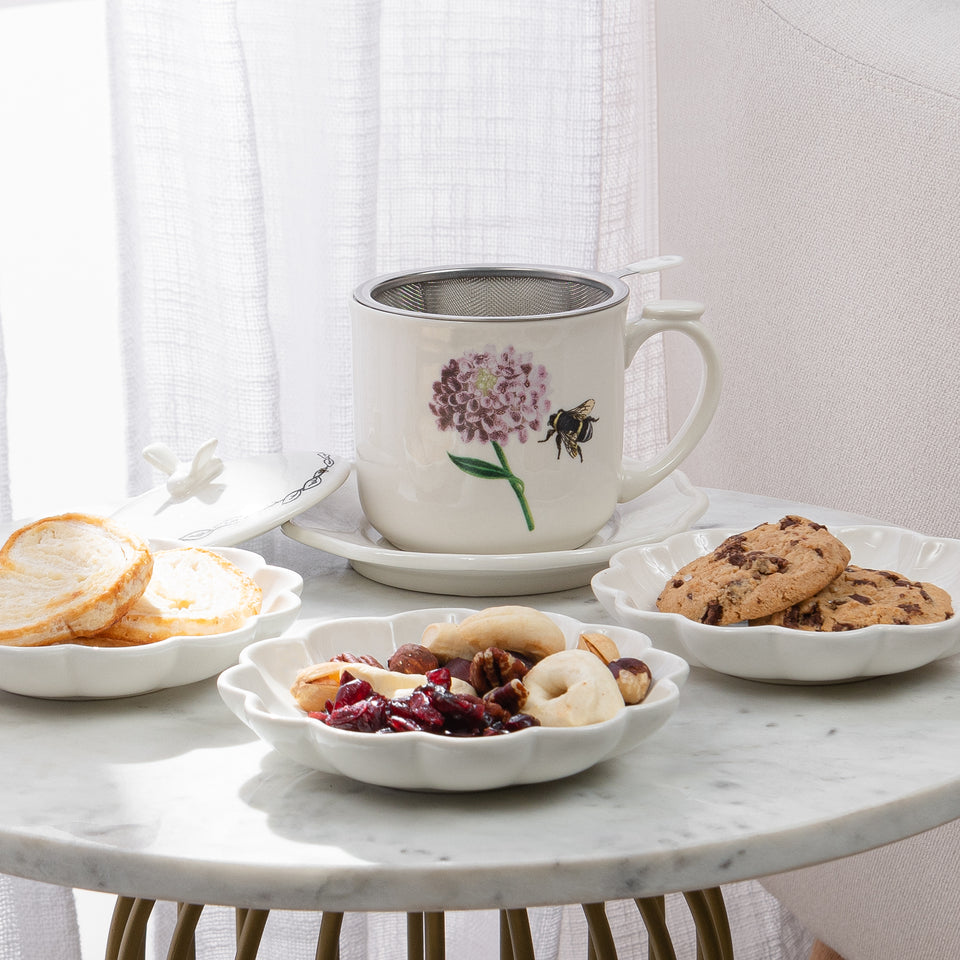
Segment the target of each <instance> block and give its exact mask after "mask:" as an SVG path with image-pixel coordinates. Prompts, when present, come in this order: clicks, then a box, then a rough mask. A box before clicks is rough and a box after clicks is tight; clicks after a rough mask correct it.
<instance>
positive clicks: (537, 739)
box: [218, 607, 688, 792]
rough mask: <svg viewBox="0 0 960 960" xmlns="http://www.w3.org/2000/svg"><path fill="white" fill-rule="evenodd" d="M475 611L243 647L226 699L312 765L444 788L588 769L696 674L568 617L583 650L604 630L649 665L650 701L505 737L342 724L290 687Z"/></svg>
mask: <svg viewBox="0 0 960 960" xmlns="http://www.w3.org/2000/svg"><path fill="white" fill-rule="evenodd" d="M474 612H476V611H474V610H470V609H461V608H452V607H443V608H436V609H426V610H414V611H409V612H405V613H399V614H397V615H395V616H391V617H362V618H350V619H344V620H328V621H326V622H323V623H319V624H315V625H313V626H310V627H306V626H305V627H304V629H302V630H300V629H298V628H295V629H294V630H292V631H290V632H288V633H287V634H286V635H285V636H283V637H281V638H279V639H276V640H267V641H263V642H261V643H255V644H253V645H252V646H250V647H248V648H247V649H246V650H244V651H243V653H242V654H241V656H240V663H239V664H237V666H234V667H230V668H229V669H228V670H225V671H224V672H223V673H222V674H221V675H220V678H219V680H218V685H219V689H220V695H221V697H222V698H223V700H224V702H225V703H226V704H227V706H228V707H229V708H230V709H231V710H232V711H233V712H234V713H235V714H236V715H237V716H238V717H239V718H240V719H241V720H242V721H243V722H244V723H245V724H246V725H247V726H248V727H250V729H251V730H253V731H254V733H256V734H257V736H258V737H260V738H261V739H262V740H264V741H265V742H266V743H268V744H270V745H271V746H272V747H273V748H274V749H276V750H277V751H278V752H280V753H281V754H283V755H284V756H287V757H289V758H290V759H292V760H295V761H297V762H298V763H301V764H303V765H305V766H307V767H312V768H314V769H316V770H320V771H323V772H325V773H332V774H339V775H341V776H345V777H349V778H351V779H353V780H359V781H362V782H364V783H369V784H375V785H378V786H384V787H394V788H399V789H404V790H422V791H444V792H458V791H471V790H490V789H496V788H499V787H506V786H510V785H512V784H522V783H541V782H545V781H550V780H556V779H559V778H561V777H566V776H570V775H571V774H575V773H579V772H581V771H583V770H586V769H588V768H589V767H592V766H593V765H594V764H597V763H600V762H602V761H604V760H609V759H611V758H614V757H616V756H618V755H620V754H622V753H625V752H627V751H629V750H634V749H636V748H637V747H639V746H640V744H641V743H642V741H643V740H644V739H646V738H647V737H650V736H652V735H653V734H654V733H656V731H657V730H659V729H660V728H661V727H662V726H663V725H664V724H665V723H666V722H667V721H668V720H669V719H670V717H671V716H672V715H673V713H674V711H675V710H676V708H677V704H678V702H679V697H680V687H681V686H682V684H683V682H684V681H685V680H686V677H687V672H688V670H687V664H686V662H685V661H684V660H683V659H682V658H680V657H678V656H675V655H674V654H671V653H667V652H665V651H663V650H656V649H654V648H653V647H652V645H651V643H650V640H649V638H648V637H645V636H643V634H640V633H637V632H636V631H635V630H630V629H628V628H626V627H620V626H615V625H614V626H610V625H597V624H584V623H581V622H580V621H579V620H574V619H573V618H571V617H566V616H562V615H560V614H550V616H551V618H552V619H553V620H554V621H555V622H556V623H558V624H559V625H560V627H561V628H562V630H563V632H564V635H565V637H566V640H567V645H568V646H569V647H575V646H576V644H577V639H578V638H579V636H580V633H581V632H584V631H596V632H602V633H606V634H608V635H609V636H610V637H611V638H612V639H613V640H614V641H615V642H616V644H617V646H618V647H619V649H620V652H621V654H622V655H623V656H630V657H637V658H639V659H642V660H644V661H645V662H646V663H647V665H648V666H649V667H650V669H651V672H652V674H653V680H654V683H653V686H652V687H651V689H650V692H649V693H648V695H647V697H646V699H645V700H644V701H643V703H640V704H636V705H635V706H630V707H625V708H624V709H623V710H621V711H620V712H619V713H618V714H617V716H616V717H614V718H613V719H612V720H607V721H605V722H604V723H597V724H592V725H590V726H584V727H575V728H564V729H560V728H547V727H531V728H529V729H526V730H519V731H517V732H514V733H508V734H503V735H500V736H493V737H479V738H461V737H447V736H442V735H439V734H434V733H421V732H407V733H391V734H377V733H357V732H354V731H349V730H338V729H334V728H332V727H328V726H326V725H325V724H323V723H322V722H320V721H319V720H315V719H312V718H310V717H309V716H308V715H307V714H306V713H305V712H304V711H303V710H301V709H300V707H299V706H298V705H297V703H296V701H295V700H294V698H293V696H292V695H291V694H290V692H289V691H290V686H291V685H292V683H293V681H294V677H295V676H296V674H297V672H298V671H299V670H300V669H302V668H303V667H306V666H309V665H310V664H313V663H322V662H324V661H327V660H330V659H331V658H332V657H333V656H336V655H337V654H339V653H343V652H347V651H349V652H352V653H357V654H371V655H373V656H375V657H377V658H378V659H379V660H380V662H381V663H386V661H387V659H388V658H389V656H390V653H391V652H392V651H393V650H395V649H396V648H397V647H399V646H400V645H401V644H403V643H416V642H418V641H419V640H420V637H421V635H422V633H423V630H424V628H425V627H426V626H427V625H428V624H430V623H436V622H439V621H459V620H462V619H463V618H464V617H466V616H468V615H469V614H471V613H474Z"/></svg>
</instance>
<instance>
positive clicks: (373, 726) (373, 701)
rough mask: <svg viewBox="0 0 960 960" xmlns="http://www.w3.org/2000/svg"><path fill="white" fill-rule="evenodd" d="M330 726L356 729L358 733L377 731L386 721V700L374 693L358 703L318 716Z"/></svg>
mask: <svg viewBox="0 0 960 960" xmlns="http://www.w3.org/2000/svg"><path fill="white" fill-rule="evenodd" d="M318 719H319V720H322V721H323V722H324V723H325V724H327V726H329V727H336V728H337V729H338V730H355V731H357V732H358V733H376V732H377V731H379V730H382V729H383V728H384V726H385V723H386V701H385V700H384V699H383V697H380V696H376V695H374V696H373V697H369V698H367V699H366V700H360V701H358V702H357V703H349V704H345V705H343V706H341V707H337V708H336V709H335V710H332V711H331V712H330V713H327V714H320V716H319V717H318Z"/></svg>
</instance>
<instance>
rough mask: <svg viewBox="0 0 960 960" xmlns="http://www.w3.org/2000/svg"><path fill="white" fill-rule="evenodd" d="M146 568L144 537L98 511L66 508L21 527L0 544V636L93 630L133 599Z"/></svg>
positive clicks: (33, 639)
mask: <svg viewBox="0 0 960 960" xmlns="http://www.w3.org/2000/svg"><path fill="white" fill-rule="evenodd" d="M152 569H153V554H152V553H151V551H150V548H149V547H148V546H147V544H146V542H145V541H143V540H141V539H140V538H139V537H137V536H136V535H134V534H132V533H130V532H129V531H127V530H125V529H123V528H122V527H120V526H118V525H117V524H115V523H112V522H111V521H109V520H106V519H103V518H102V517H94V516H89V515H87V514H82V513H65V514H61V515H59V516H55V517H46V518H44V519H43V520H37V521H36V522H35V523H31V524H28V525H27V526H25V527H21V528H20V529H19V530H17V531H15V532H14V533H12V534H11V535H10V537H9V538H8V539H7V542H6V543H5V544H4V545H3V548H2V549H0V643H2V644H7V645H10V646H22V647H31V646H44V645H46V644H51V643H57V642H60V641H62V640H69V639H72V638H74V637H84V636H90V635H91V634H96V633H99V632H100V631H101V630H103V628H104V627H106V626H108V625H109V624H111V623H113V622H114V621H115V620H117V619H119V618H120V617H122V616H123V615H124V614H125V613H126V612H127V610H128V609H129V608H130V607H131V606H132V605H133V604H134V602H135V601H136V600H137V599H139V597H140V595H141V594H142V593H143V591H144V590H145V589H146V586H147V583H148V582H149V580H150V575H151V572H152Z"/></svg>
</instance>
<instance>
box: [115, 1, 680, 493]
mask: <svg viewBox="0 0 960 960" xmlns="http://www.w3.org/2000/svg"><path fill="white" fill-rule="evenodd" d="M652 8H653V3H652V2H651V0H615V2H610V0H607V2H601V0H594V2H586V3H585V2H583V0H555V2H552V3H550V4H518V3H515V2H514V0H464V2H460V3H456V4H451V3H446V2H440V0H425V2H417V3H409V2H405V0H356V2H350V3H347V2H339V3H336V2H316V0H287V2H285V3H283V4H277V3H276V2H274V0H203V2H201V3H197V2H195V0H109V3H108V19H109V30H110V42H111V47H112V59H113V77H114V83H113V97H114V101H115V110H116V138H117V178H118V196H119V210H120V217H121V258H122V261H123V267H124V275H123V284H124V285H123V295H122V312H123V319H122V322H123V332H124V348H125V375H126V383H127V392H128V402H129V414H130V415H129V424H130V426H129V428H128V429H129V462H130V485H131V492H138V491H139V490H140V489H142V488H144V487H145V486H146V485H147V484H149V483H153V482H156V478H155V477H151V476H149V475H148V473H147V471H148V468H147V467H146V466H145V465H144V463H143V462H142V460H141V457H140V451H141V449H142V447H143V446H144V445H145V444H146V443H148V442H150V441H154V440H162V441H164V442H166V443H168V444H169V445H171V446H172V447H173V448H174V449H175V450H177V451H178V453H179V454H180V455H181V456H187V455H189V454H191V453H192V452H193V450H194V449H195V448H196V447H197V446H198V445H199V444H200V443H201V442H202V441H203V440H205V439H206V438H207V437H210V436H217V437H219V438H220V448H219V452H220V454H221V455H224V456H237V455H243V454H253V453H261V452H267V451H272V450H278V449H281V448H286V449H310V448H316V447H320V448H327V449H331V450H333V451H334V452H337V453H341V454H344V455H348V454H349V453H350V451H351V448H352V395H351V386H350V334H349V327H348V304H349V300H350V294H351V291H352V289H353V287H354V286H355V285H356V284H358V283H359V282H360V281H362V280H364V279H367V278H369V277H370V276H373V275H376V274H378V273H381V272H385V271H387V270H391V269H394V268H406V267H426V266H431V265H439V264H446V263H456V262H459V263H463V262H481V261H482V262H494V261H500V262H528V263H546V264H562V265H568V266H578V267H591V268H592V267H599V268H600V269H605V270H614V269H616V268H617V267H618V266H620V265H621V264H623V263H627V262H629V261H631V260H636V259H638V258H640V257H642V256H644V255H649V254H652V253H654V252H656V227H657V224H656V205H655V199H656V164H655V159H656V152H655V147H656V125H655V103H654V93H655V90H654V58H653V22H652V16H653V14H652ZM656 284H657V278H656V277H650V278H645V279H644V280H643V281H639V280H638V281H635V293H636V296H635V298H634V299H635V303H639V301H640V299H641V298H642V297H644V296H649V295H650V293H652V292H654V291H655V290H656ZM635 368H636V369H635V370H634V372H633V373H632V375H631V381H630V386H629V400H630V403H629V408H630V416H631V418H632V419H631V423H630V425H629V428H628V436H629V437H630V441H631V447H632V448H633V449H632V450H631V452H633V453H642V452H643V451H644V450H652V449H654V448H656V447H658V446H659V445H661V444H662V443H664V442H665V439H666V435H665V408H664V405H663V395H664V390H663V380H662V375H661V361H660V356H659V345H658V344H654V345H651V347H650V348H649V349H647V348H645V350H644V353H643V356H642V358H641V360H640V362H639V363H637V364H635Z"/></svg>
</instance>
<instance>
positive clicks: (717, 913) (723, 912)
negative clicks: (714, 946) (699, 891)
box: [703, 887, 733, 960]
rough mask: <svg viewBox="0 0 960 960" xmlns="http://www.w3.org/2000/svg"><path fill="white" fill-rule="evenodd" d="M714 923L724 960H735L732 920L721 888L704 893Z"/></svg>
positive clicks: (712, 888) (714, 888) (711, 888)
mask: <svg viewBox="0 0 960 960" xmlns="http://www.w3.org/2000/svg"><path fill="white" fill-rule="evenodd" d="M703 895H704V897H706V900H707V907H708V908H709V910H710V917H711V919H712V921H713V928H714V929H715V930H716V931H717V936H718V938H719V940H720V949H721V956H722V957H723V960H733V937H732V936H731V934H730V918H729V917H728V916H727V907H726V905H725V904H724V902H723V891H722V890H721V889H720V888H719V887H710V888H709V889H708V890H704V891H703Z"/></svg>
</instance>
